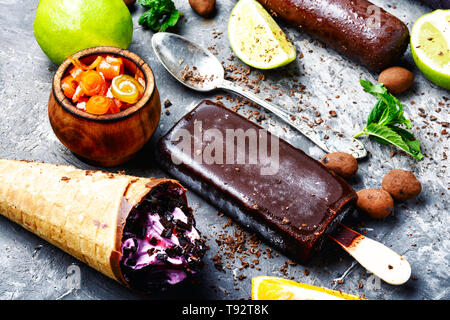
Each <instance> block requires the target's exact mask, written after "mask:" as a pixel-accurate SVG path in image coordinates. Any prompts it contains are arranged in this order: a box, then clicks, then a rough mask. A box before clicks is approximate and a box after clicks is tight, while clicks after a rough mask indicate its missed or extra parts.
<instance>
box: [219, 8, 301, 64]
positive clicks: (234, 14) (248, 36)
mask: <svg viewBox="0 0 450 320" xmlns="http://www.w3.org/2000/svg"><path fill="white" fill-rule="evenodd" d="M228 39H229V41H230V45H231V48H232V49H233V51H234V53H235V54H236V55H237V56H238V57H239V59H241V60H242V61H243V62H245V63H246V64H248V65H250V66H252V67H255V68H258V69H273V68H277V67H281V66H284V65H286V64H288V63H290V62H292V61H293V60H295V57H296V51H295V48H294V46H293V45H292V43H291V41H289V39H288V38H287V36H286V35H285V34H284V32H283V30H281V28H280V27H279V26H278V25H277V23H276V22H275V20H273V18H272V17H271V16H270V14H269V13H268V12H267V11H266V10H265V9H264V8H263V6H261V5H260V4H259V3H258V2H256V0H240V1H239V2H238V3H237V4H236V6H235V7H234V8H233V10H232V11H231V16H230V19H229V21H228Z"/></svg>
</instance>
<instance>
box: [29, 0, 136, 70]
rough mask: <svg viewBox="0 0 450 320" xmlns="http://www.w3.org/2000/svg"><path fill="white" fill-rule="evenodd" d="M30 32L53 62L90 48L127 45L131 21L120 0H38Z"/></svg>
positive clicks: (131, 29)
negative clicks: (32, 32)
mask: <svg viewBox="0 0 450 320" xmlns="http://www.w3.org/2000/svg"><path fill="white" fill-rule="evenodd" d="M34 35H35V37H36V40H37V42H38V44H39V46H40V47H41V49H42V50H43V51H44V52H45V54H46V55H47V56H48V57H49V58H50V60H52V61H53V62H54V63H56V64H61V62H63V61H64V59H66V58H67V57H68V56H70V55H72V54H74V53H76V52H78V51H80V50H83V49H86V48H91V47H96V46H113V47H120V48H122V49H126V48H128V46H129V45H130V44H131V41H132V40H133V21H132V20H131V15H130V11H129V10H128V8H127V6H126V5H125V3H124V2H123V0H95V1H92V0H40V1H39V4H38V7H37V10H36V18H35V20H34Z"/></svg>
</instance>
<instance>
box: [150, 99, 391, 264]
mask: <svg viewBox="0 0 450 320" xmlns="http://www.w3.org/2000/svg"><path fill="white" fill-rule="evenodd" d="M158 149H159V150H158V151H159V152H157V154H158V155H159V156H158V157H159V161H160V162H161V164H162V165H163V166H164V167H165V169H166V170H167V171H168V172H169V173H170V174H172V175H173V176H175V177H177V179H179V180H180V181H183V182H184V183H185V184H186V185H188V186H190V188H191V189H192V190H194V191H196V192H197V193H199V194H200V195H202V196H203V197H204V198H206V199H207V200H209V201H210V202H211V203H212V204H213V205H215V206H216V207H218V208H219V209H220V210H223V211H224V212H225V213H226V214H228V215H229V216H230V217H232V218H233V219H234V220H235V221H237V222H238V223H240V224H241V225H242V226H244V227H246V228H247V229H249V230H251V231H254V232H255V233H257V234H258V235H259V236H260V237H261V238H262V239H264V240H265V241H266V242H268V243H269V244H271V245H272V246H273V247H275V248H277V249H279V250H280V251H282V252H284V253H286V254H287V255H288V256H290V257H292V258H293V259H295V260H297V261H299V262H306V261H308V260H309V259H310V258H311V256H312V255H313V254H314V253H315V252H317V251H319V250H320V247H321V245H322V243H323V241H324V240H325V239H327V238H328V237H327V235H329V234H331V233H332V232H333V230H334V229H335V227H336V226H337V224H338V222H340V221H341V220H342V219H343V218H344V217H345V216H346V214H347V213H349V212H351V211H352V210H353V209H354V206H355V203H356V199H357V195H356V193H355V192H354V190H353V189H352V188H351V187H350V185H348V184H347V183H346V182H345V181H344V180H343V179H342V178H340V177H338V176H336V175H335V174H334V173H333V172H331V171H330V170H328V169H327V168H325V167H324V166H323V165H322V164H321V163H320V162H318V161H316V160H314V159H312V158H311V157H309V156H308V155H306V154H305V153H304V152H303V151H301V150H299V149H297V148H295V147H293V146H292V145H290V144H288V143H287V142H285V141H283V140H281V139H278V138H277V137H276V136H274V135H271V134H270V133H269V132H267V131H266V130H264V129H263V128H261V127H259V126H257V125H256V124H254V123H253V122H251V121H249V120H248V119H246V118H244V117H242V116H241V115H239V114H237V113H235V112H232V111H231V110H228V109H227V108H225V107H224V106H221V105H219V104H216V103H213V102H211V101H208V100H205V101H202V102H201V103H200V104H199V105H198V106H197V107H196V108H195V109H194V110H192V111H191V112H189V113H188V114H187V115H185V116H184V117H183V118H182V119H181V120H180V121H179V122H178V123H177V124H175V126H174V127H173V128H172V129H171V130H170V131H169V132H168V133H167V134H166V135H165V136H164V137H163V138H162V139H161V140H160V141H159V144H158ZM336 237H337V238H338V239H339V237H338V236H336ZM386 249H387V248H386ZM366 254H367V255H370V254H371V253H370V252H366Z"/></svg>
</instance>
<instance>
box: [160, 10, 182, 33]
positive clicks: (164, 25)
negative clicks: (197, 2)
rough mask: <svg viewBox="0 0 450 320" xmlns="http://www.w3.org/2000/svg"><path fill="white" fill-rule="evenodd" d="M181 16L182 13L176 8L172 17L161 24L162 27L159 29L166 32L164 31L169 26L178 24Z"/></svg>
mask: <svg viewBox="0 0 450 320" xmlns="http://www.w3.org/2000/svg"><path fill="white" fill-rule="evenodd" d="M180 16H181V13H180V12H179V11H178V10H175V11H174V12H172V14H171V15H170V17H169V18H167V19H166V21H165V22H163V23H162V24H161V28H160V29H159V31H162V32H164V31H166V29H167V28H169V27H173V26H175V25H176V24H177V22H178V19H179V18H180Z"/></svg>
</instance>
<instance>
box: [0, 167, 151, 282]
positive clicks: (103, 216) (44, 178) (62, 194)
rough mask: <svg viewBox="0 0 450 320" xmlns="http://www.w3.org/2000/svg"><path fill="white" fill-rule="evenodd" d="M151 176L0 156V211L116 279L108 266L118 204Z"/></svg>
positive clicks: (143, 190)
mask: <svg viewBox="0 0 450 320" xmlns="http://www.w3.org/2000/svg"><path fill="white" fill-rule="evenodd" d="M156 181H157V179H152V178H136V177H132V176H126V175H120V174H111V173H103V172H100V171H86V170H79V169H75V168H73V167H68V166H59V165H51V164H44V163H34V162H26V161H15V160H3V159H0V214H2V215H4V216H6V217H8V218H9V219H10V220H12V221H14V222H16V223H18V224H20V225H22V226H23V227H24V228H26V229H27V230H29V231H31V232H33V233H35V234H36V235H38V236H40V237H41V238H43V239H45V240H46V241H48V242H50V243H52V244H53V245H55V246H57V247H59V248H61V249H62V250H64V251H66V252H67V253H69V254H71V255H72V256H74V257H76V258H77V259H79V260H81V261H83V262H85V263H87V264H88V265H90V266H91V267H93V268H95V269H97V270H98V271H100V272H102V273H103V274H105V275H107V276H108V277H110V278H112V279H115V280H117V281H120V280H119V279H117V277H116V276H115V275H114V273H113V271H112V267H111V262H110V257H111V253H112V251H114V250H117V248H116V232H117V223H118V214H119V208H120V205H121V202H122V198H123V197H124V196H125V198H126V199H127V201H128V202H130V203H131V204H132V205H133V206H134V205H136V204H137V203H139V202H140V201H141V199H143V197H144V196H145V195H146V194H147V193H148V192H149V190H150V189H151V187H152V186H153V185H156V184H157V183H156Z"/></svg>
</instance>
